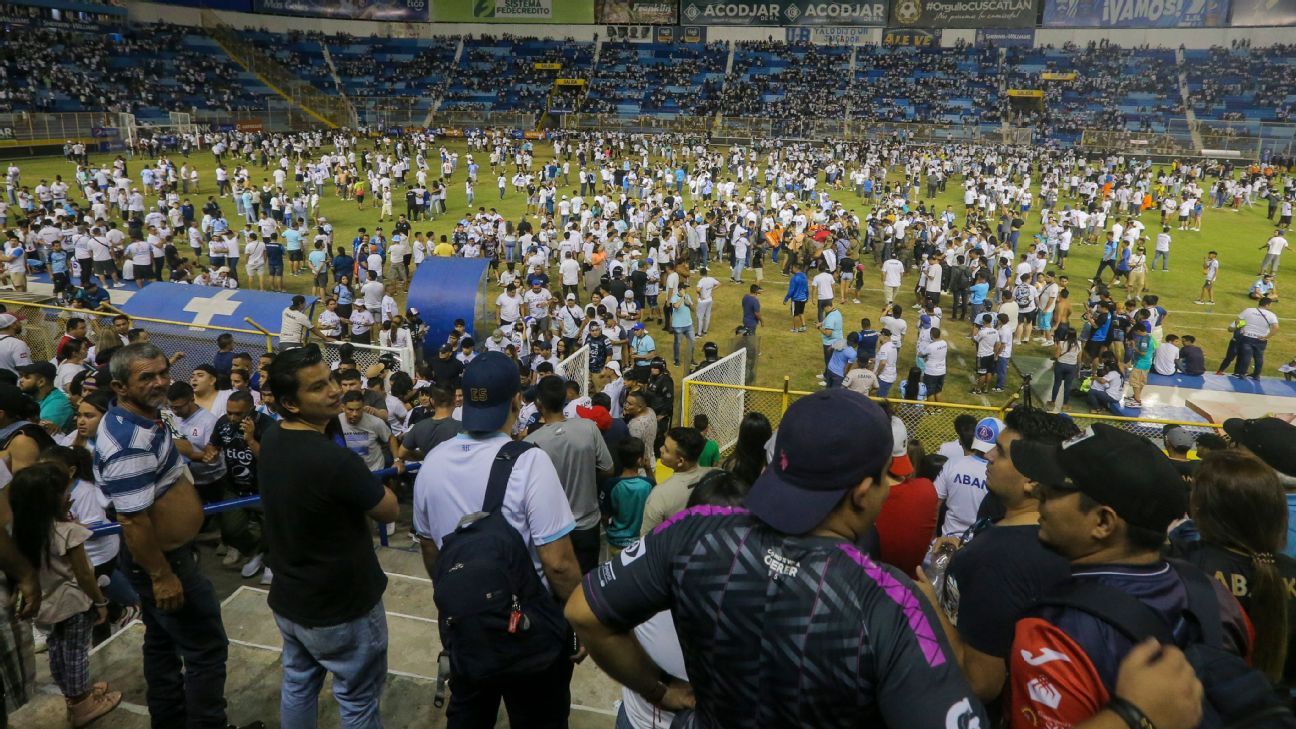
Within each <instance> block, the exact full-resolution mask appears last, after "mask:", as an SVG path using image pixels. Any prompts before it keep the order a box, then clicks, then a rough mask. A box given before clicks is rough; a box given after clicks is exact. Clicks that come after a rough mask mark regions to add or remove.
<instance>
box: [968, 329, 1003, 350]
mask: <svg viewBox="0 0 1296 729" xmlns="http://www.w3.org/2000/svg"><path fill="white" fill-rule="evenodd" d="M973 339H974V340H975V341H976V347H977V357H989V356H990V355H992V354H994V346H995V345H996V344H998V343H999V332H998V331H996V330H995V329H994V327H981V328H980V329H978V330H977V333H976V335H975V336H974V337H973Z"/></svg>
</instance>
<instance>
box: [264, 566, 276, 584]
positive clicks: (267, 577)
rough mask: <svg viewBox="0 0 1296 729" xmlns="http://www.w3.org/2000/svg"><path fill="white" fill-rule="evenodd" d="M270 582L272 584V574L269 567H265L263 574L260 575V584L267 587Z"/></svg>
mask: <svg viewBox="0 0 1296 729" xmlns="http://www.w3.org/2000/svg"><path fill="white" fill-rule="evenodd" d="M271 582H274V573H273V572H271V571H270V568H269V567H266V568H265V572H262V573H261V584H263V585H268V584H270V583H271Z"/></svg>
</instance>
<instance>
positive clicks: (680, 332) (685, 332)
mask: <svg viewBox="0 0 1296 729" xmlns="http://www.w3.org/2000/svg"><path fill="white" fill-rule="evenodd" d="M671 331H672V332H674V333H675V347H674V352H675V364H676V365H678V364H679V362H680V338H681V337H683V338H684V340H685V341H686V342H688V358H689V362H692V361H693V346H694V345H693V343H694V340H695V338H694V336H693V325H692V324H690V325H688V326H686V327H671Z"/></svg>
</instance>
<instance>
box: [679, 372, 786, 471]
mask: <svg viewBox="0 0 1296 729" xmlns="http://www.w3.org/2000/svg"><path fill="white" fill-rule="evenodd" d="M746 373H747V350H746V349H738V350H736V351H734V352H733V353H732V354H728V355H726V356H724V357H721V358H720V359H719V360H716V362H715V363H714V364H710V365H707V366H706V367H703V368H701V369H699V370H698V371H697V372H694V373H693V374H691V375H689V376H687V377H685V378H684V380H683V381H682V382H681V386H682V388H683V396H682V398H681V400H682V403H681V405H680V423H681V424H682V425H685V426H691V425H693V416H695V415H698V414H702V415H706V416H707V420H708V421H709V422H710V425H711V437H712V438H713V439H714V440H715V442H716V443H718V444H719V445H720V448H721V449H722V450H725V449H729V448H732V447H733V445H734V443H737V442H738V426H739V424H740V423H741V421H742V416H743V414H744V413H746V412H748V411H757V412H761V413H764V414H765V416H766V417H768V418H770V422H772V423H773V422H777V419H778V418H781V417H782V415H783V409H784V407H785V406H784V404H783V393H782V392H781V391H779V390H771V389H769V388H756V387H751V388H749V387H745V386H744V383H745V382H746V380H745V378H746ZM771 396H772V397H771Z"/></svg>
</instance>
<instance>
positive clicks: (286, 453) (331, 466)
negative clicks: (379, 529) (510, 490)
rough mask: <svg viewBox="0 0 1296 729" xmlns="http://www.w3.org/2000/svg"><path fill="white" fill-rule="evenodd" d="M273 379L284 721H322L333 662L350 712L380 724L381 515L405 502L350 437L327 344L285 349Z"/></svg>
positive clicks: (272, 487) (271, 501)
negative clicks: (346, 438)
mask: <svg viewBox="0 0 1296 729" xmlns="http://www.w3.org/2000/svg"><path fill="white" fill-rule="evenodd" d="M269 383H270V389H271V391H272V392H274V394H275V407H276V409H277V410H278V412H279V413H280V414H281V415H282V416H283V421H282V422H281V423H280V424H279V426H278V427H275V428H270V429H269V430H267V431H266V433H265V438H264V442H263V443H262V447H263V450H264V456H263V457H261V458H260V459H259V460H258V463H257V480H258V482H259V483H260V484H261V499H262V504H263V505H264V508H265V517H266V525H265V527H266V542H267V544H268V545H269V553H270V555H271V556H270V561H271V565H272V566H273V567H274V571H275V579H274V582H273V583H272V584H271V587H270V597H269V604H270V609H271V610H273V611H274V616H275V623H276V624H277V625H278V627H279V632H280V634H282V636H283V692H282V700H281V702H280V717H281V723H282V724H283V725H284V726H311V725H313V724H314V723H315V721H316V715H317V713H318V711H319V706H318V703H319V690H320V687H321V686H322V684H323V680H324V674H325V673H326V672H332V674H333V696H334V698H336V699H337V701H338V703H339V705H340V706H341V709H342V713H343V714H344V715H345V716H346V717H347V723H349V724H355V725H363V726H377V725H378V723H379V719H378V703H379V699H380V698H381V696H382V691H383V684H384V682H385V680H386V677H387V614H386V613H385V612H384V611H383V606H382V595H383V591H384V590H386V588H387V577H386V575H384V574H383V571H382V568H381V567H380V566H379V565H378V558H377V557H376V556H375V554H374V548H373V536H372V528H371V526H370V519H373V520H376V521H378V522H392V521H395V520H396V517H397V516H398V515H399V514H400V507H399V506H398V505H397V503H396V496H395V494H393V493H392V492H391V490H390V489H387V488H385V487H383V485H382V484H380V483H379V482H378V481H377V479H375V478H374V477H373V475H372V474H371V473H370V472H369V469H368V468H367V467H366V466H365V464H364V461H363V460H361V458H360V456H358V455H356V454H355V453H354V452H352V451H351V450H350V449H348V448H347V447H346V446H345V445H344V443H343V442H342V434H341V432H340V429H339V425H340V419H339V418H338V414H339V413H341V411H342V390H341V388H340V387H338V385H337V384H336V383H335V382H334V381H333V380H332V379H331V378H330V377H329V367H328V364H327V363H325V362H324V359H323V356H322V355H321V354H320V351H319V347H318V346H316V345H314V344H311V345H308V346H306V347H299V348H297V349H291V350H288V351H285V352H283V353H282V354H280V355H279V356H278V357H276V358H275V361H274V363H272V364H271V365H270V370H269ZM325 661H327V668H326V667H325Z"/></svg>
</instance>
